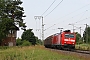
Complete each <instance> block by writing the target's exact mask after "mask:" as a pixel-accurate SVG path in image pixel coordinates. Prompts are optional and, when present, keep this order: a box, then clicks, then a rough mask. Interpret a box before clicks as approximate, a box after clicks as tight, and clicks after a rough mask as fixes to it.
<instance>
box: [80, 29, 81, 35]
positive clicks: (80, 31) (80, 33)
mask: <svg viewBox="0 0 90 60" xmlns="http://www.w3.org/2000/svg"><path fill="white" fill-rule="evenodd" d="M80 35H81V27H80Z"/></svg>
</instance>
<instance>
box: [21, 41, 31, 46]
mask: <svg viewBox="0 0 90 60" xmlns="http://www.w3.org/2000/svg"><path fill="white" fill-rule="evenodd" d="M30 45H32V44H31V43H30V42H29V41H26V40H24V41H23V42H22V46H30Z"/></svg>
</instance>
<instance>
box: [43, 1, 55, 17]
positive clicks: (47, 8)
mask: <svg viewBox="0 0 90 60" xmlns="http://www.w3.org/2000/svg"><path fill="white" fill-rule="evenodd" d="M55 1H56V0H54V1H53V2H52V4H51V5H50V6H49V7H48V8H47V9H46V11H45V12H44V13H43V14H42V15H44V14H45V13H46V12H47V11H48V10H49V9H50V8H51V6H52V5H53V4H54V2H55ZM42 15H41V16H42Z"/></svg>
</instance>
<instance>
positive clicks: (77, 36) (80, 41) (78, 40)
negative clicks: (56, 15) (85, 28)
mask: <svg viewBox="0 0 90 60" xmlns="http://www.w3.org/2000/svg"><path fill="white" fill-rule="evenodd" d="M75 34H76V43H82V42H83V39H82V37H81V35H80V34H79V33H78V32H76V33H75Z"/></svg>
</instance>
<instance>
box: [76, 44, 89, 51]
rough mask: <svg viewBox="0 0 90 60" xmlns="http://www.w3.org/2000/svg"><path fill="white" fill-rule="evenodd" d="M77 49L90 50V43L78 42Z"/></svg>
mask: <svg viewBox="0 0 90 60" xmlns="http://www.w3.org/2000/svg"><path fill="white" fill-rule="evenodd" d="M75 48H76V49H81V50H90V44H78V45H76V46H75Z"/></svg>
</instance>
